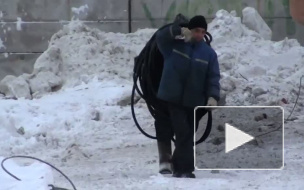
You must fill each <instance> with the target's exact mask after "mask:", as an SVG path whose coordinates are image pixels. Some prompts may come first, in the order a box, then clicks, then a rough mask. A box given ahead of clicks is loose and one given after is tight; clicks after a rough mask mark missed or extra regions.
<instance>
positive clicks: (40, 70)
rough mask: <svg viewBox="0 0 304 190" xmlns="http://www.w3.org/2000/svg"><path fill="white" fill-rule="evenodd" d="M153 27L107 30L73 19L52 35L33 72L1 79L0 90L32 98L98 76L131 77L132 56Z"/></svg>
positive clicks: (104, 78) (107, 78)
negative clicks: (127, 31)
mask: <svg viewBox="0 0 304 190" xmlns="http://www.w3.org/2000/svg"><path fill="white" fill-rule="evenodd" d="M154 31H155V30H153V29H146V30H142V31H138V32H136V33H133V34H115V33H104V32H101V31H99V30H97V29H92V28H89V27H87V26H85V25H84V24H83V23H82V22H81V21H76V20H74V21H72V22H70V24H68V25H66V26H64V27H63V29H62V30H60V31H59V32H57V33H56V34H54V35H53V36H52V38H51V40H50V43H49V48H48V49H47V50H46V51H45V52H44V53H43V54H42V55H41V56H40V57H39V58H38V59H37V61H36V62H35V64H34V71H33V73H32V74H23V75H21V76H19V77H14V76H7V77H6V78H4V79H3V80H2V81H1V82H0V92H2V93H4V94H5V95H6V96H9V97H14V98H21V97H24V98H28V99H31V98H32V97H33V98H39V97H41V96H42V95H43V94H45V93H49V92H54V91H57V90H59V89H61V88H63V89H64V88H67V87H73V86H77V85H80V84H81V83H88V82H89V81H91V80H92V79H93V78H95V77H97V78H98V79H99V80H117V79H119V78H120V79H131V75H132V71H133V70H132V67H133V65H134V62H133V59H134V57H135V56H136V55H137V54H138V53H139V52H140V50H141V49H142V47H143V46H144V43H145V42H146V41H147V40H148V39H149V37H150V36H151V35H152V34H153V33H154ZM7 81H11V82H10V83H8V82H7ZM15 84H16V85H15ZM17 89H19V90H17ZM22 90H23V91H22Z"/></svg>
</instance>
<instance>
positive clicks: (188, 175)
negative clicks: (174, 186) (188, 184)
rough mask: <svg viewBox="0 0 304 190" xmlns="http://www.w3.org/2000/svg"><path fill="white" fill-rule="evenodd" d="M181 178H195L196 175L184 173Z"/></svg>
mask: <svg viewBox="0 0 304 190" xmlns="http://www.w3.org/2000/svg"><path fill="white" fill-rule="evenodd" d="M181 178H195V174H194V173H183V174H182V175H181Z"/></svg>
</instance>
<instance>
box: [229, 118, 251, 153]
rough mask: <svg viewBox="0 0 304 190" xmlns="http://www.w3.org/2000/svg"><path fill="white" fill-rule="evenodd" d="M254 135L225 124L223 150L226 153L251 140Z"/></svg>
mask: <svg viewBox="0 0 304 190" xmlns="http://www.w3.org/2000/svg"><path fill="white" fill-rule="evenodd" d="M253 139H254V137H252V136H251V135H248V134H246V133H244V132H243V131H241V130H239V129H237V128H235V127H233V126H231V125H229V124H228V123H226V124H225V146H226V147H225V152H226V153H228V152H230V151H231V150H234V149H236V148H237V147H239V146H241V145H243V144H245V143H247V142H249V141H251V140H253Z"/></svg>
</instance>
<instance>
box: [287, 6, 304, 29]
mask: <svg viewBox="0 0 304 190" xmlns="http://www.w3.org/2000/svg"><path fill="white" fill-rule="evenodd" d="M289 8H290V14H291V16H292V18H293V20H295V21H296V22H298V23H299V24H302V25H304V0H289Z"/></svg>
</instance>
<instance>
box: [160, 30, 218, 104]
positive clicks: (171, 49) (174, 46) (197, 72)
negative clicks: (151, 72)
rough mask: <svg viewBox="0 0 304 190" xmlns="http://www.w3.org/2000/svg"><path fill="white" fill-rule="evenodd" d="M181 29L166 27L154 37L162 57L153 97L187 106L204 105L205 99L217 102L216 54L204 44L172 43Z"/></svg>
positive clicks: (175, 41) (178, 41)
mask: <svg viewBox="0 0 304 190" xmlns="http://www.w3.org/2000/svg"><path fill="white" fill-rule="evenodd" d="M178 35H181V28H180V27H179V26H177V25H170V26H168V27H165V28H164V29H162V30H159V31H158V32H157V34H156V41H157V45H158V48H159V50H160V52H161V53H162V55H163V56H164V68H163V73H162V78H161V81H160V86H159V89H158V94H157V97H158V98H159V99H161V100H164V101H168V102H172V103H176V104H179V105H183V106H187V107H196V106H205V105H206V103H207V100H208V98H209V97H213V98H215V99H216V100H219V99H220V83H219V81H220V71H219V64H218V60H217V54H216V52H215V51H214V50H213V49H212V48H211V47H210V46H208V44H207V43H206V42H205V41H201V42H195V43H193V42H189V43H185V42H184V41H183V40H176V39H175V37H176V36H178Z"/></svg>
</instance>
